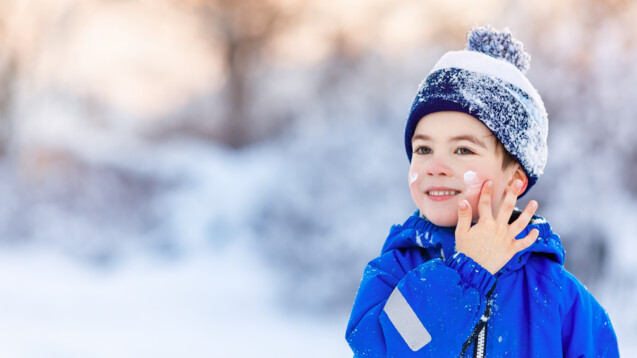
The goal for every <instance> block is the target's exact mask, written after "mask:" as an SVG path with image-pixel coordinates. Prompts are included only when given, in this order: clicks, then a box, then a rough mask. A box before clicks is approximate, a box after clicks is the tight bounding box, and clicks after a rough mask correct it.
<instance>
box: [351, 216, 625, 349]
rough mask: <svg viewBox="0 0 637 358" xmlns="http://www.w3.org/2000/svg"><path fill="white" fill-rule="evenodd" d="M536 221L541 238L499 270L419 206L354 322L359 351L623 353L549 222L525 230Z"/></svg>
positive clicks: (362, 292)
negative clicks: (464, 250) (462, 248)
mask: <svg viewBox="0 0 637 358" xmlns="http://www.w3.org/2000/svg"><path fill="white" fill-rule="evenodd" d="M533 228H536V229H538V230H539V232H540V235H539V238H538V239H537V240H536V242H535V243H534V244H533V245H532V246H531V247H529V248H527V249H526V250H523V251H521V252H519V253H517V254H516V255H515V256H514V257H513V258H512V259H511V260H510V261H509V262H508V263H507V264H506V265H505V266H504V267H503V268H502V269H501V270H500V271H499V272H497V273H496V274H495V275H492V274H491V273H489V272H488V271H487V270H486V269H484V268H483V267H482V266H480V265H478V264H477V263H476V262H475V261H473V260H472V259H471V258H470V257H467V256H465V255H464V254H461V253H455V252H454V251H455V238H454V228H444V227H439V226H436V225H434V224H432V223H431V222H430V221H428V220H426V219H423V218H421V217H419V215H418V212H416V213H415V214H414V215H413V216H412V217H410V218H409V219H408V220H407V221H406V222H405V223H404V224H403V225H402V226H401V225H396V226H394V227H392V229H391V231H390V234H389V237H388V238H387V241H386V242H385V245H384V247H383V249H382V254H381V256H380V257H378V258H376V259H374V260H373V261H371V262H370V263H369V264H368V265H367V267H366V269H365V273H364V275H363V280H362V282H361V284H360V287H359V290H358V294H357V296H356V301H355V302H354V307H353V310H352V314H351V317H350V320H349V323H348V327H347V333H346V338H347V341H348V343H349V345H350V347H351V348H352V350H353V351H354V354H355V357H361V358H362V357H461V356H462V357H469V356H473V354H474V351H475V352H479V351H483V352H486V356H487V357H619V352H618V346H617V338H616V336H615V332H614V331H613V327H612V325H611V322H610V319H609V317H608V315H607V313H606V312H605V311H604V309H603V308H602V307H601V306H600V304H599V303H598V302H597V301H596V300H595V298H593V296H592V295H591V294H590V293H589V292H588V290H587V289H586V287H584V286H583V285H582V284H581V283H580V282H579V281H578V280H577V279H576V278H575V277H574V276H573V275H572V274H570V273H569V272H568V271H566V269H565V268H564V266H563V264H564V249H563V248H562V245H561V242H560V239H559V236H558V235H557V234H554V233H553V232H552V231H551V227H550V226H549V224H548V223H547V222H546V221H545V220H543V219H542V218H540V217H537V216H535V217H534V218H533V220H532V221H531V222H530V224H529V225H528V226H527V227H526V228H525V229H524V230H523V232H522V233H520V235H519V236H518V238H522V237H525V236H526V235H527V234H528V233H529V231H531V229H533ZM479 336H482V337H480V339H478V337H479ZM485 338H486V340H485ZM482 345H484V347H483V346H482ZM485 348H486V349H485Z"/></svg>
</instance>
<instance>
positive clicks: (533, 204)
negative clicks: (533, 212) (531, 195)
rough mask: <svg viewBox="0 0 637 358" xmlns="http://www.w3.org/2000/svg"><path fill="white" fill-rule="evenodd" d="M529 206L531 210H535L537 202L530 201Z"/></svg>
mask: <svg viewBox="0 0 637 358" xmlns="http://www.w3.org/2000/svg"><path fill="white" fill-rule="evenodd" d="M529 205H530V206H531V209H535V208H537V201H535V200H531V202H530V203H529Z"/></svg>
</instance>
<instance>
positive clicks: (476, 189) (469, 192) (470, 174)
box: [463, 170, 489, 215]
mask: <svg viewBox="0 0 637 358" xmlns="http://www.w3.org/2000/svg"><path fill="white" fill-rule="evenodd" d="M463 179H464V184H465V193H464V199H467V201H468V202H469V205H471V208H473V213H474V215H477V208H478V202H479V201H480V191H481V190H482V186H483V185H484V182H486V181H487V180H489V178H487V177H485V176H483V175H481V174H480V173H479V172H477V171H473V170H467V171H466V172H465V173H464V174H463Z"/></svg>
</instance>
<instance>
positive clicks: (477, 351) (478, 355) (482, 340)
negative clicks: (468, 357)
mask: <svg viewBox="0 0 637 358" xmlns="http://www.w3.org/2000/svg"><path fill="white" fill-rule="evenodd" d="M487 327H488V325H487V324H485V325H484V327H482V329H481V330H480V333H478V337H477V338H476V345H475V348H474V350H473V358H484V357H485V356H486V355H487Z"/></svg>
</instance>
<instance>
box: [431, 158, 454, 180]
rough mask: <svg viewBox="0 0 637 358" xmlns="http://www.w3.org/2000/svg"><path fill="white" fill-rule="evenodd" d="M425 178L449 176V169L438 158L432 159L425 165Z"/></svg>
mask: <svg viewBox="0 0 637 358" xmlns="http://www.w3.org/2000/svg"><path fill="white" fill-rule="evenodd" d="M427 176H451V169H449V167H448V166H446V165H445V163H444V162H443V161H442V160H440V158H432V159H431V161H430V162H429V165H427Z"/></svg>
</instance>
